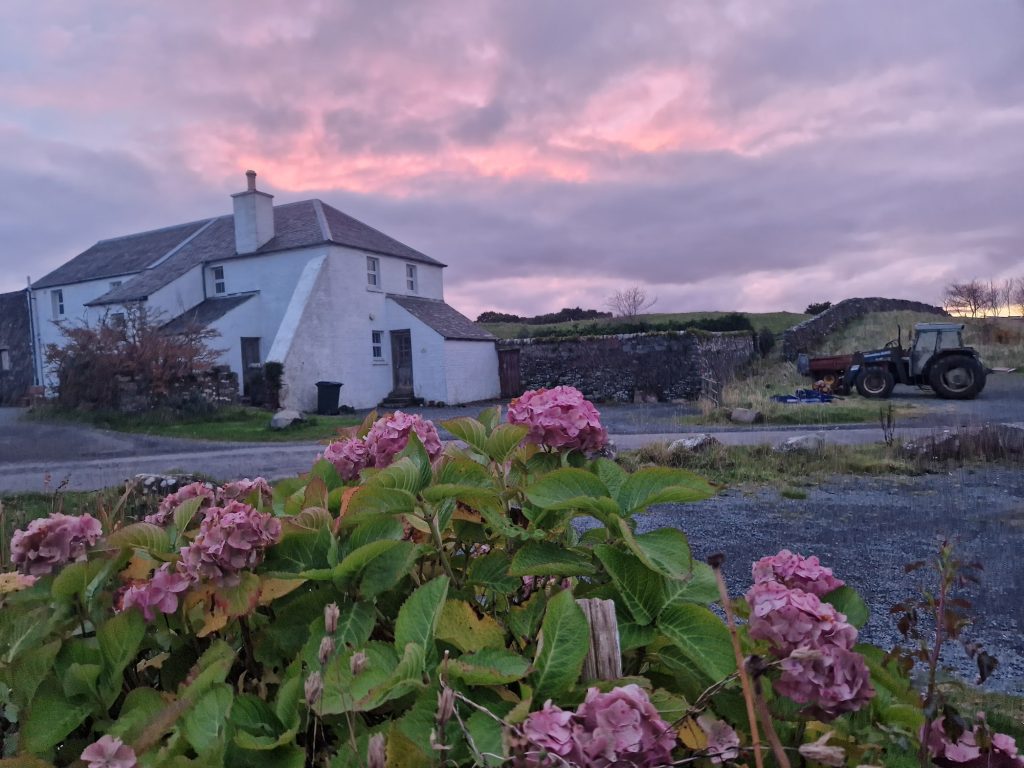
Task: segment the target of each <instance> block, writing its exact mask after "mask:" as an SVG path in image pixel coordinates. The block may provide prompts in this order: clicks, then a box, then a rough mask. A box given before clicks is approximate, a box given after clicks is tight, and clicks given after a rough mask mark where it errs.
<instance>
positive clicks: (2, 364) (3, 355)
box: [0, 348, 11, 372]
mask: <svg viewBox="0 0 1024 768" xmlns="http://www.w3.org/2000/svg"><path fill="white" fill-rule="evenodd" d="M9 370H11V350H9V349H6V348H5V349H0V372H3V371H9Z"/></svg>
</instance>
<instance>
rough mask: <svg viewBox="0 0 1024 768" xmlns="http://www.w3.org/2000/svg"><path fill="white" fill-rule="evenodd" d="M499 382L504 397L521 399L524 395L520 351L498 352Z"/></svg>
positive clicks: (505, 350)
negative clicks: (520, 369) (520, 370)
mask: <svg viewBox="0 0 1024 768" xmlns="http://www.w3.org/2000/svg"><path fill="white" fill-rule="evenodd" d="M498 380H499V381H500V382H501V396H502V397H519V396H520V395H521V394H523V383H522V376H521V375H520V372H519V350H518V349H499V350H498Z"/></svg>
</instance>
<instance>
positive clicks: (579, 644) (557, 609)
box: [533, 590, 590, 701]
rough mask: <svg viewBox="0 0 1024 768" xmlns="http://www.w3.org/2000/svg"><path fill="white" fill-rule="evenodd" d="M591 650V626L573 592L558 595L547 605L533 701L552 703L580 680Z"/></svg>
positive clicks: (534, 680) (538, 650) (535, 665)
mask: <svg viewBox="0 0 1024 768" xmlns="http://www.w3.org/2000/svg"><path fill="white" fill-rule="evenodd" d="M589 649H590V625H589V624H587V618H586V616H584V615H583V611H582V610H581V609H580V607H579V606H578V605H576V601H575V600H574V599H573V595H572V592H569V591H568V590H565V591H562V592H559V593H558V594H557V595H555V596H554V597H553V598H551V600H549V601H548V607H547V611H546V612H545V614H544V622H543V624H541V639H540V642H539V644H538V649H537V657H536V659H535V660H534V667H535V669H536V671H535V673H534V677H533V683H534V699H535V700H536V701H545V700H547V699H555V698H557V697H558V696H559V695H560V694H562V693H564V692H565V691H567V690H569V688H571V687H572V685H573V684H574V683H575V682H576V680H577V678H579V676H580V670H581V669H582V668H583V660H584V659H585V658H586V656H587V651H588V650H589Z"/></svg>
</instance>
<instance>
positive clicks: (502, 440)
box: [484, 424, 530, 464]
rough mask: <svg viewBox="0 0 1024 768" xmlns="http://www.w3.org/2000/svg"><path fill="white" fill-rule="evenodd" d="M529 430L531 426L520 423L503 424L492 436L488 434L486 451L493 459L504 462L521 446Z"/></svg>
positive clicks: (496, 428) (495, 429) (500, 462)
mask: <svg viewBox="0 0 1024 768" xmlns="http://www.w3.org/2000/svg"><path fill="white" fill-rule="evenodd" d="M529 431H530V428H529V427H524V426H522V425H520V424H501V425H499V426H497V427H495V428H494V430H493V431H492V432H491V434H490V436H488V438H487V443H486V445H485V446H484V453H486V454H487V456H488V457H489V458H490V459H491V460H492V461H496V462H498V463H499V464H504V463H505V462H506V461H508V459H509V457H510V456H511V455H512V453H513V452H514V451H515V450H516V448H518V447H519V444H520V443H521V442H523V438H524V437H526V434H527V432H529Z"/></svg>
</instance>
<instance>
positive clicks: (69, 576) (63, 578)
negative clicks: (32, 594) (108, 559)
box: [50, 559, 106, 600]
mask: <svg viewBox="0 0 1024 768" xmlns="http://www.w3.org/2000/svg"><path fill="white" fill-rule="evenodd" d="M104 565H106V563H105V561H104V560H102V559H97V560H89V561H87V562H83V563H71V564H70V565H66V566H64V568H63V569H62V570H61V572H60V573H58V574H57V576H56V577H55V578H54V580H53V584H52V585H50V594H51V595H53V597H55V598H58V599H61V600H74V599H75V598H77V597H80V596H82V595H84V594H85V590H86V588H87V587H88V586H89V584H90V582H92V580H93V578H94V577H95V576H96V574H98V573H99V572H100V571H102V570H103V567H104Z"/></svg>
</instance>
